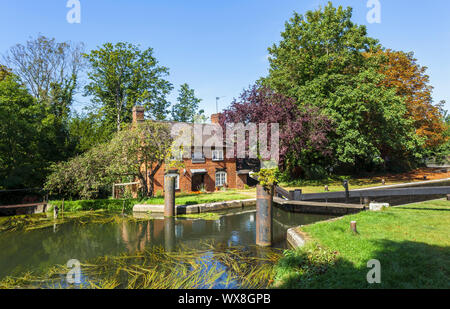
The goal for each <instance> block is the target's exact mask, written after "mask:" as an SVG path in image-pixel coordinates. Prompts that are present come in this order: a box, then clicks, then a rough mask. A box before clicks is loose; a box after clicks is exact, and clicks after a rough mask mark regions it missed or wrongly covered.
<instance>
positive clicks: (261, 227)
mask: <svg viewBox="0 0 450 309" xmlns="http://www.w3.org/2000/svg"><path fill="white" fill-rule="evenodd" d="M273 193H274V187H273V186H271V187H270V188H265V187H263V186H261V185H258V186H257V187H256V245H258V246H262V247H269V246H271V245H272V237H273V235H272V204H273Z"/></svg>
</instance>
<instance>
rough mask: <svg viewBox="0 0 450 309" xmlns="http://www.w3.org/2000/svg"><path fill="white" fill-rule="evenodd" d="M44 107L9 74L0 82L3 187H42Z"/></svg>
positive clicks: (0, 165) (0, 148)
mask: <svg viewBox="0 0 450 309" xmlns="http://www.w3.org/2000/svg"><path fill="white" fill-rule="evenodd" d="M44 117H45V115H44V108H43V107H42V106H41V105H39V104H36V102H35V99H34V98H33V96H31V95H30V94H29V93H28V91H27V89H26V88H25V87H24V86H23V85H22V84H21V83H20V81H19V80H18V78H17V77H16V76H15V75H12V74H8V75H7V76H6V77H4V78H3V80H1V81H0V188H7V189H13V188H14V189H15V188H22V187H33V186H39V185H40V184H41V181H42V180H43V177H44V175H45V168H46V165H47V162H46V160H45V157H44V156H43V148H42V146H43V143H42V142H43V140H44V138H43V131H44V130H45V129H44V128H43V126H44V125H45V124H43V123H42V121H43V119H44Z"/></svg>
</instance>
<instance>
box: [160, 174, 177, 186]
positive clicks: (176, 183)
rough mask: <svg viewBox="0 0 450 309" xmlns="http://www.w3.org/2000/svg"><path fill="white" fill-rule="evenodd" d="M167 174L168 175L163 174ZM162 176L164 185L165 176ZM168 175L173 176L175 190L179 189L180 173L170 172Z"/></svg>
mask: <svg viewBox="0 0 450 309" xmlns="http://www.w3.org/2000/svg"><path fill="white" fill-rule="evenodd" d="M165 176H168V175H165ZM165 176H164V187H165V184H166V177H165ZM170 176H175V190H180V175H179V174H170Z"/></svg>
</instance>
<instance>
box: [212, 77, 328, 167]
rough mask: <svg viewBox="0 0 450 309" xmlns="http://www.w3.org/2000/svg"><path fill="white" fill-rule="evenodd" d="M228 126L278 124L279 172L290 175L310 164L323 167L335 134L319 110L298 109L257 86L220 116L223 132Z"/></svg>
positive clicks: (291, 101)
mask: <svg viewBox="0 0 450 309" xmlns="http://www.w3.org/2000/svg"><path fill="white" fill-rule="evenodd" d="M227 123H244V124H247V123H256V124H260V123H268V124H270V123H278V124H279V127H280V162H279V168H280V169H281V170H282V171H287V172H288V173H289V174H291V175H294V174H297V175H298V174H300V173H302V171H304V170H305V166H306V165H308V164H317V163H319V162H321V163H323V162H324V160H326V158H327V157H329V156H330V155H331V150H330V148H329V145H328V138H327V135H328V134H329V133H331V132H332V131H333V123H332V121H331V120H330V118H328V117H327V116H326V115H324V114H322V113H321V111H320V110H319V109H318V108H316V107H312V106H308V105H303V106H302V107H301V108H299V107H298V105H297V104H296V102H295V100H294V99H292V98H289V97H286V96H284V95H282V94H278V93H275V92H274V91H272V90H271V89H269V88H266V87H261V86H257V85H254V86H252V87H251V88H250V89H248V90H245V91H244V92H243V93H242V94H241V96H240V98H239V99H238V100H234V101H233V102H232V104H231V106H230V107H229V108H228V109H226V110H225V111H224V112H223V113H222V114H221V116H220V124H221V125H222V127H223V128H224V129H225V126H226V124H227ZM268 132H269V134H270V126H269V129H268ZM268 140H269V141H270V136H269V137H268ZM269 141H268V142H269ZM247 147H248V144H247Z"/></svg>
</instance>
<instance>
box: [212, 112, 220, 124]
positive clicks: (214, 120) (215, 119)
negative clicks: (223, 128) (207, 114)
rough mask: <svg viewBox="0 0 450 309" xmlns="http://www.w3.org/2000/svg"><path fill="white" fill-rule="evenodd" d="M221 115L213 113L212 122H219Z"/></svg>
mask: <svg viewBox="0 0 450 309" xmlns="http://www.w3.org/2000/svg"><path fill="white" fill-rule="evenodd" d="M219 117H220V114H212V115H211V123H212V124H219Z"/></svg>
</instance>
